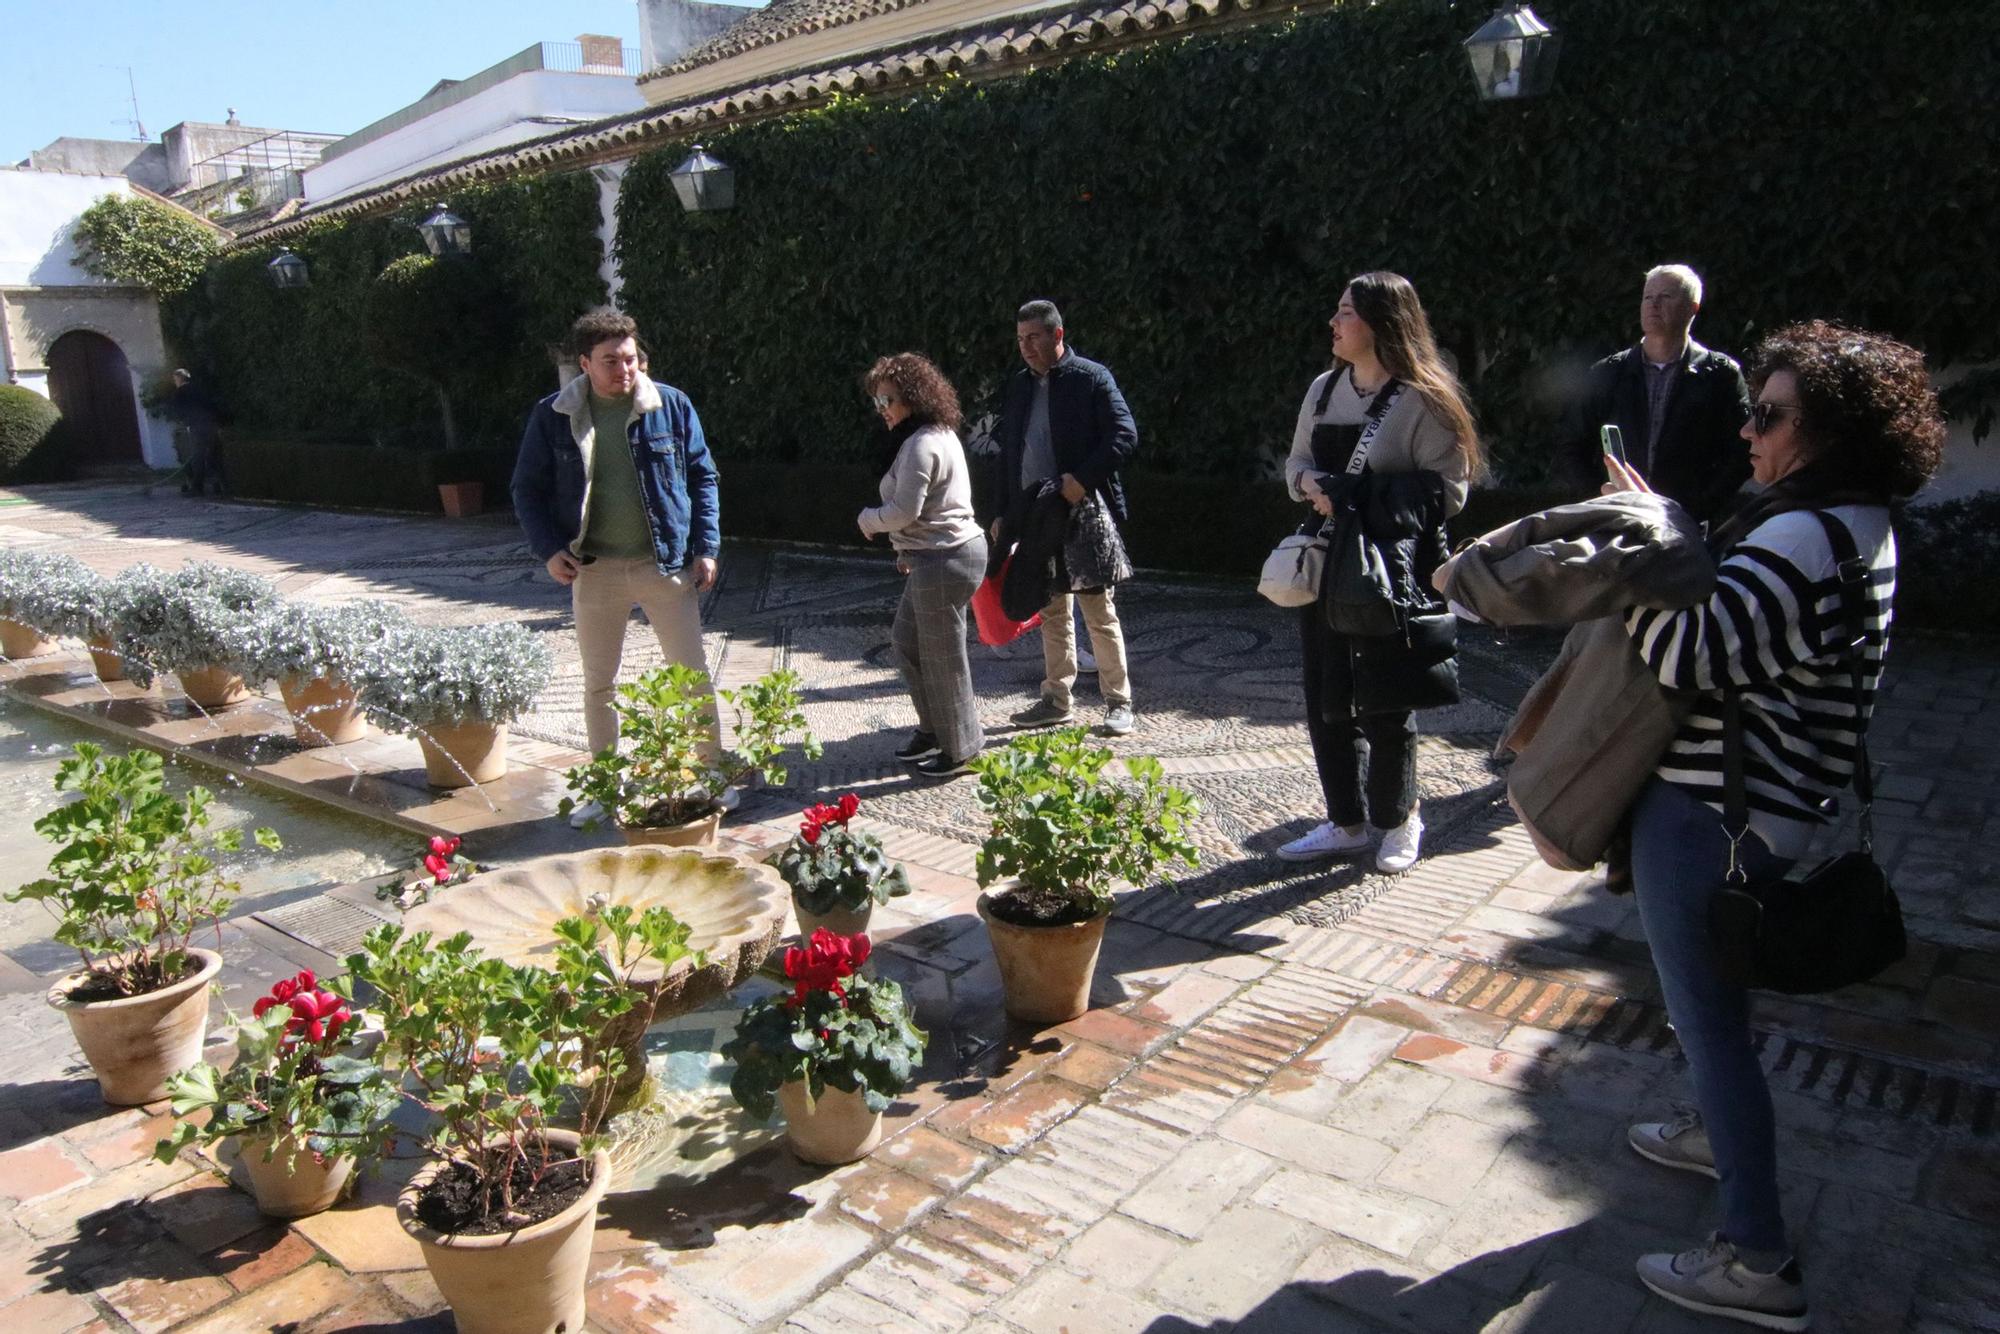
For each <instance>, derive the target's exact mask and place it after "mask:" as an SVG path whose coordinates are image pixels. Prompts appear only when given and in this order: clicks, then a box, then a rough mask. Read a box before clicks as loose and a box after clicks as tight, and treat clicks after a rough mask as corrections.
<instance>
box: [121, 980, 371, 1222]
mask: <svg viewBox="0 0 2000 1334" xmlns="http://www.w3.org/2000/svg"><path fill="white" fill-rule="evenodd" d="M230 1022H231V1023H232V1024H234V1025H235V1028H236V1061H235V1063H234V1064H232V1065H231V1066H230V1067H229V1069H228V1070H227V1071H219V1070H217V1069H216V1068H215V1067H214V1066H212V1065H209V1064H208V1063H207V1062H205V1061H204V1062H200V1063H198V1064H196V1065H193V1066H190V1067H189V1068H187V1069H185V1070H183V1071H181V1072H180V1073H179V1074H176V1075H175V1076H174V1077H173V1078H171V1079H169V1080H168V1081H167V1096H168V1097H169V1098H171V1099H172V1100H173V1109H174V1115H175V1116H177V1117H180V1118H182V1119H181V1122H180V1124H179V1125H177V1126H175V1127H174V1133H173V1134H172V1135H170V1136H168V1137H167V1138H165V1139H163V1140H161V1141H160V1142H159V1144H158V1145H157V1146H156V1147H155V1148H154V1150H153V1153H154V1156H155V1157H157V1158H158V1159H159V1160H160V1161H161V1162H163V1163H170V1162H172V1161H173V1160H174V1157H175V1155H176V1154H178V1153H179V1152H180V1151H181V1150H182V1149H184V1148H186V1147H187V1146H188V1145H190V1144H218V1143H220V1142H222V1141H223V1140H226V1139H235V1140H236V1141H237V1151H238V1161H239V1162H241V1163H242V1164H243V1170H244V1172H245V1173H246V1174H248V1176H249V1178H250V1189H251V1192H252V1193H253V1194H254V1195H255V1196H256V1197H257V1207H258V1208H259V1209H260V1210H262V1211H263V1212H264V1213H266V1214H269V1215H270V1216H271V1217H273V1218H304V1217H306V1216H307V1215H309V1214H316V1213H319V1212H321V1211H322V1210H325V1209H327V1208H330V1207H331V1206H332V1205H333V1202H334V1201H335V1200H337V1199H339V1198H340V1194H341V1191H342V1190H343V1189H345V1188H346V1185H347V1182H348V1179H349V1177H350V1176H351V1175H352V1174H353V1171H354V1165H355V1162H356V1161H357V1160H360V1159H365V1158H369V1157H371V1156H373V1155H375V1154H376V1153H378V1152H380V1151H381V1149H382V1147H383V1145H384V1144H385V1143H386V1142H387V1140H388V1139H389V1137H390V1134H391V1127H390V1122H389V1118H390V1116H391V1114H392V1113H394V1111H395V1110H396V1105H397V1104H398V1103H399V1102H400V1101H401V1100H402V1092H401V1090H400V1089H399V1088H398V1087H397V1084H396V1081H395V1079H394V1078H392V1077H391V1076H390V1074H389V1072H388V1071H386V1070H384V1069H383V1068H382V1067H381V1066H380V1065H378V1064H377V1063H376V1062H375V1061H373V1060H371V1059H368V1058H367V1057H366V1056H365V1055H364V1054H362V1053H360V1052H358V1051H356V1050H354V1049H352V1044H353V1042H354V1039H355V1038H356V1036H357V1035H358V1034H360V1033H361V1032H362V1031H363V1024H364V1016H363V1015H362V1014H361V1013H360V1011H359V1010H358V1009H356V1008H355V1007H353V1006H352V1005H351V1004H350V1003H349V1002H348V1001H347V999H346V998H345V997H342V996H339V995H336V994H335V993H333V992H331V991H326V990H323V989H322V988H321V987H320V986H319V979H318V978H316V977H315V976H314V975H313V974H312V972H311V971H306V972H302V973H300V974H299V975H298V976H296V977H288V978H283V979H280V980H279V982H278V983H277V984H276V985H275V986H273V987H272V988H271V991H270V993H269V994H268V995H265V996H261V997H259V998H258V1000H257V1003H256V1004H255V1005H254V1006H252V1007H251V1011H250V1017H249V1018H248V1019H244V1018H240V1017H238V1016H236V1015H233V1014H232V1015H231V1016H230ZM202 1113H206V1114H207V1120H206V1121H197V1120H196V1119H195V1118H196V1117H198V1116H200V1115H201V1114H202Z"/></svg>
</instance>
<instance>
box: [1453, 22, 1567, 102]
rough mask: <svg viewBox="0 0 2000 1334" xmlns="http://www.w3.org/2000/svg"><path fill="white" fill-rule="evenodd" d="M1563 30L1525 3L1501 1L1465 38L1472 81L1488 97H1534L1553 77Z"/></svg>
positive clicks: (1498, 100) (1492, 100)
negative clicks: (1517, 3) (1560, 31)
mask: <svg viewBox="0 0 2000 1334" xmlns="http://www.w3.org/2000/svg"><path fill="white" fill-rule="evenodd" d="M1561 45H1562V35H1561V34H1560V33H1558V32H1556V31H1555V29H1553V28H1551V27H1549V25H1548V24H1546V23H1544V22H1542V20H1541V19H1540V18H1538V17H1537V16H1536V14H1535V11H1534V10H1532V9H1530V8H1529V7H1528V6H1526V5H1502V6H1500V8H1498V9H1496V10H1494V11H1493V17H1492V18H1489V19H1487V20H1486V22H1485V23H1483V24H1481V25H1480V28H1479V31H1477V32H1475V33H1473V34H1472V36H1470V37H1468V38H1466V39H1465V54H1466V58H1467V59H1468V60H1470V61H1471V62H1472V82H1473V83H1474V84H1475V85H1476V86H1477V87H1478V89H1479V96H1480V98H1481V99H1482V100H1484V101H1488V102H1507V101H1512V100H1514V99H1516V98H1521V97H1535V96H1538V95H1540V94H1542V93H1545V92H1547V91H1548V90H1549V85H1550V83H1552V82H1553V81H1554V79H1555V73H1556V51H1557V49H1558V48H1559V47H1560V46H1561Z"/></svg>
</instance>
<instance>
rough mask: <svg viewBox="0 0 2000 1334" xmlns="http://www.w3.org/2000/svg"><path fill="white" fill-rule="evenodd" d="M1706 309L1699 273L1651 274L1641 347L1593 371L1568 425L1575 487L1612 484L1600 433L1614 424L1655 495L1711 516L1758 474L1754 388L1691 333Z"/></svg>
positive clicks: (1569, 471) (1567, 472) (1566, 458)
mask: <svg viewBox="0 0 2000 1334" xmlns="http://www.w3.org/2000/svg"><path fill="white" fill-rule="evenodd" d="M1700 309H1701V278H1700V276H1699V275H1697V274H1696V273H1695V271H1694V270H1693V269H1690V268H1689V267H1688V266H1687V265H1685V264H1662V265H1660V266H1659V267H1657V268H1655V269H1653V270H1652V271H1650V272H1649V273H1647V275H1646V286H1645V289H1644V292H1643V294H1642V295H1641V297H1640V301H1639V328H1640V339H1639V342H1638V344H1637V345H1636V346H1634V347H1628V348H1626V349H1625V350H1624V351H1622V352H1616V353H1613V354H1612V355H1611V356H1608V357H1606V358H1605V359H1604V360H1602V361H1600V362H1598V363H1597V364H1596V365H1594V366H1592V367H1591V368H1590V378H1589V381H1588V384H1587V386H1586V389H1585V392H1584V394H1583V397H1582V398H1581V399H1580V400H1578V401H1577V402H1575V403H1573V404H1572V405H1571V408H1570V411H1569V414H1568V417H1567V420H1566V422H1565V424H1564V430H1563V436H1562V452H1563V457H1562V465H1563V469H1562V470H1563V473H1564V476H1565V478H1566V479H1567V480H1568V481H1569V483H1570V484H1571V485H1573V486H1576V487H1578V488H1579V489H1584V490H1587V491H1589V492H1590V493H1591V494H1593V495H1594V494H1596V492H1597V489H1598V488H1599V487H1600V486H1602V485H1603V484H1604V480H1605V472H1604V452H1603V446H1602V445H1601V444H1600V442H1599V438H1598V430H1599V428H1600V427H1602V426H1605V425H1607V424H1608V425H1612V426H1616V427H1618V429H1619V431H1620V432H1621V433H1622V434H1623V435H1624V437H1625V454H1626V461H1627V462H1629V463H1630V464H1631V465H1632V466H1633V467H1634V468H1637V469H1638V470H1639V473H1640V475H1641V476H1643V477H1645V479H1646V480H1647V481H1648V482H1649V483H1651V485H1652V487H1653V489H1654V490H1655V491H1657V492H1659V493H1660V494H1661V495H1663V496H1668V497H1670V498H1672V499H1674V500H1677V501H1679V502H1680V503H1681V504H1682V505H1683V506H1684V507H1685V508H1686V509H1687V510H1688V511H1689V512H1690V513H1691V514H1693V515H1694V516H1695V517H1696V518H1697V519H1700V520H1702V521H1703V522H1707V521H1709V520H1712V519H1714V518H1716V517H1717V516H1718V515H1720V514H1721V513H1722V512H1723V511H1724V510H1726V509H1728V508H1729V507H1730V505H1731V503H1732V501H1733V500H1734V498H1735V496H1736V493H1737V491H1738V490H1739V489H1740V488H1741V487H1742V485H1743V483H1744V482H1745V481H1747V480H1749V477H1750V453H1749V446H1748V445H1747V444H1746V443H1745V442H1744V440H1743V438H1742V436H1741V434H1740V432H1741V431H1742V429H1743V423H1744V421H1745V420H1747V419H1748V418H1749V416H1750V393H1749V390H1748V389H1746V388H1745V387H1744V384H1743V371H1742V369H1741V368H1740V367H1738V366H1737V364H1736V362H1735V361H1734V360H1733V359H1732V358H1730V357H1727V356H1724V355H1723V354H1722V353H1720V352H1714V351H1711V350H1709V349H1708V348H1705V347H1703V346H1702V345H1701V344H1700V343H1697V342H1695V341H1694V339H1693V338H1691V337H1690V336H1689V330H1691V329H1692V328H1693V327H1694V317H1695V314H1696V312H1698V311H1699V310H1700Z"/></svg>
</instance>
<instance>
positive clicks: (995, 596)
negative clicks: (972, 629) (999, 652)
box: [972, 556, 1042, 648]
mask: <svg viewBox="0 0 2000 1334" xmlns="http://www.w3.org/2000/svg"><path fill="white" fill-rule="evenodd" d="M1013 563H1014V558H1013V557H1012V556H1009V557H1007V559H1006V560H1003V561H1001V562H1000V569H999V571H998V572H997V573H995V574H989V575H987V576H986V579H985V581H984V582H983V583H981V584H980V585H979V591H978V592H976V593H974V594H973V595H972V619H973V620H974V621H975V622H976V623H977V624H978V626H979V642H980V643H982V644H984V645H986V646H987V647H988V648H999V647H1000V646H1001V645H1002V644H1011V643H1013V642H1014V641H1015V640H1017V639H1019V638H1020V637H1021V636H1022V635H1025V634H1027V633H1028V631H1030V630H1033V629H1034V628H1035V627H1036V626H1038V625H1040V624H1041V623H1042V614H1041V613H1040V612H1036V613H1035V614H1034V615H1033V616H1030V617H1029V618H1028V619H1027V620H1025V621H1017V620H1015V619H1013V618H1012V617H1010V616H1009V615H1007V613H1006V612H1005V611H1003V610H1001V608H1000V585H1001V584H1002V583H1003V582H1005V580H1006V578H1007V567H1008V566H1009V565H1011V564H1013Z"/></svg>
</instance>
